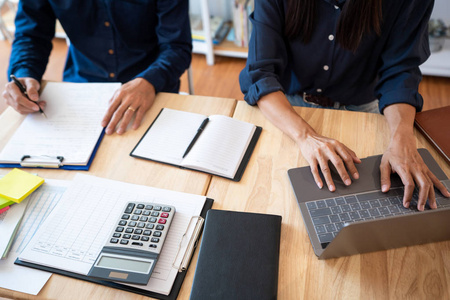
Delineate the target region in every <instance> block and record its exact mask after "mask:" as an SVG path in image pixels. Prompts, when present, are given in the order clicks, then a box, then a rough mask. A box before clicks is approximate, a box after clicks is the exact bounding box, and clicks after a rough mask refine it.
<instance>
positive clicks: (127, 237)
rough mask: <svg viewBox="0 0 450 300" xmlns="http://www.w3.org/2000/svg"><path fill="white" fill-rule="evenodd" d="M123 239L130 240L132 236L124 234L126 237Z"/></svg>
mask: <svg viewBox="0 0 450 300" xmlns="http://www.w3.org/2000/svg"><path fill="white" fill-rule="evenodd" d="M123 238H124V239H129V238H131V234H124V235H123Z"/></svg>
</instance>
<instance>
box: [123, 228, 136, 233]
mask: <svg viewBox="0 0 450 300" xmlns="http://www.w3.org/2000/svg"><path fill="white" fill-rule="evenodd" d="M133 231H134V229H133V228H127V229H125V232H126V233H133Z"/></svg>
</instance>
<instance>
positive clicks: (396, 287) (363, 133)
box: [183, 102, 450, 299]
mask: <svg viewBox="0 0 450 300" xmlns="http://www.w3.org/2000/svg"><path fill="white" fill-rule="evenodd" d="M295 109H296V111H297V112H298V113H299V114H300V115H301V116H302V117H303V118H304V119H305V120H306V121H307V122H308V123H309V124H311V125H312V126H313V128H315V129H316V130H317V131H318V132H319V133H321V134H323V135H325V136H328V137H331V138H335V139H337V140H339V141H341V142H343V143H344V144H346V145H347V146H349V147H350V148H351V149H353V150H354V151H355V152H356V154H357V155H358V157H360V158H364V157H367V156H370V155H376V154H381V153H383V151H384V150H385V148H386V147H387V145H388V143H389V130H388V126H387V123H386V121H385V118H384V116H381V115H377V114H369V113H355V112H346V111H333V110H324V109H311V108H295ZM234 117H235V118H236V119H239V120H242V121H246V122H251V123H254V124H256V125H259V126H262V127H263V132H262V134H261V137H260V140H259V141H258V144H257V147H256V149H255V152H254V153H253V156H252V158H251V160H250V162H249V164H248V167H247V169H246V171H245V174H244V177H243V179H242V181H241V182H239V183H234V182H230V181H228V180H224V179H221V178H217V177H213V180H212V182H211V184H210V187H209V189H208V193H207V195H208V197H211V198H213V199H214V200H215V202H214V207H213V208H215V209H227V210H239V211H247V212H256V213H268V214H277V215H281V216H282V228H281V246H280V247H281V248H280V267H279V282H278V298H279V299H409V298H413V299H450V241H446V242H441V243H433V244H427V245H421V246H414V247H405V248H400V249H393V250H388V251H380V252H375V253H368V254H363V255H355V256H351V257H343V258H338V259H330V260H325V261H324V260H318V259H317V257H316V256H315V254H314V252H313V250H312V247H311V244H310V241H309V237H308V234H307V232H306V228H305V226H304V224H303V219H302V217H301V213H300V210H299V208H298V204H297V201H296V199H295V195H294V193H293V191H292V188H291V185H290V182H289V178H288V175H287V170H288V169H290V168H294V167H301V166H306V165H307V162H306V161H305V159H304V158H303V157H302V155H301V154H300V151H299V149H298V147H297V146H296V144H295V143H294V142H293V141H292V140H291V139H290V138H289V137H288V136H287V135H285V134H283V133H282V132H281V131H280V130H278V129H277V128H276V127H274V125H272V124H271V123H270V122H269V121H268V120H266V119H265V118H264V117H263V115H262V114H261V112H260V111H259V109H257V108H256V107H251V106H249V105H247V104H246V103H242V102H238V105H237V107H236V111H235V113H234ZM416 137H417V146H418V147H425V148H428V150H430V152H431V154H432V155H433V157H434V158H435V159H436V161H437V162H438V163H439V165H440V166H441V168H442V169H443V170H444V171H445V173H446V174H447V176H450V167H449V166H448V165H447V164H446V163H445V162H444V160H443V159H441V157H440V156H439V155H438V154H437V153H436V152H435V151H434V149H433V148H432V147H431V145H430V144H428V142H427V141H426V140H425V139H424V138H423V137H422V136H420V134H418V133H416ZM311 188H317V187H315V186H312V187H311ZM425 226H426V225H425ZM449 230H450V229H449ZM189 272H190V273H191V274H188V275H192V273H193V270H192V269H191V270H190V271H189ZM188 279H189V278H188ZM188 293H189V289H188V286H184V287H183V296H187V295H188Z"/></svg>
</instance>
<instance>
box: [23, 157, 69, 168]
mask: <svg viewBox="0 0 450 300" xmlns="http://www.w3.org/2000/svg"><path fill="white" fill-rule="evenodd" d="M63 160H64V156H48V155H35V156H31V155H24V156H22V158H21V159H20V166H22V167H28V168H53V169H57V168H59V167H62V166H63V163H62V162H63Z"/></svg>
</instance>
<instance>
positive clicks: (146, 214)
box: [142, 210, 150, 216]
mask: <svg viewBox="0 0 450 300" xmlns="http://www.w3.org/2000/svg"><path fill="white" fill-rule="evenodd" d="M142 214H143V215H144V216H150V211H149V210H144V212H143V213H142Z"/></svg>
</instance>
